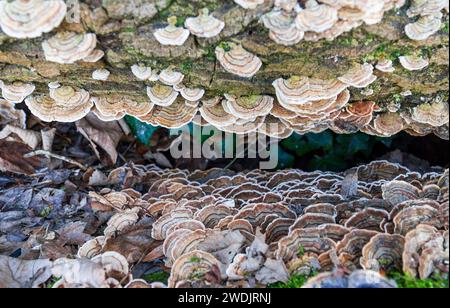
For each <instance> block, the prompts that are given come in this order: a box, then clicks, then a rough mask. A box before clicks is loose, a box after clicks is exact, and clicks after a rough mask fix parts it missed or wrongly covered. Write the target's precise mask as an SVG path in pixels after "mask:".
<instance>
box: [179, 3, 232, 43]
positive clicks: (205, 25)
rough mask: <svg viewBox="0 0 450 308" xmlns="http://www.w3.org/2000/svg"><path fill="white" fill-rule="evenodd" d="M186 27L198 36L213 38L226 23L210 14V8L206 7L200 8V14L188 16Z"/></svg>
mask: <svg viewBox="0 0 450 308" xmlns="http://www.w3.org/2000/svg"><path fill="white" fill-rule="evenodd" d="M185 27H186V28H187V29H189V31H190V32H191V33H192V34H193V35H195V36H197V37H201V38H212V37H215V36H217V35H219V34H220V32H222V30H223V28H224V27H225V23H224V22H223V21H221V20H219V19H217V18H215V17H214V16H212V15H210V13H209V10H208V9H207V8H204V9H202V10H200V15H199V16H197V17H189V18H187V19H186V22H185Z"/></svg>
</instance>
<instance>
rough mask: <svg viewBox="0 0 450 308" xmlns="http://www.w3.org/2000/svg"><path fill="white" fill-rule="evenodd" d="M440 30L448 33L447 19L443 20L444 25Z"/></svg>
mask: <svg viewBox="0 0 450 308" xmlns="http://www.w3.org/2000/svg"><path fill="white" fill-rule="evenodd" d="M442 32H444V33H446V34H449V26H448V21H446V22H444V27H443V28H442Z"/></svg>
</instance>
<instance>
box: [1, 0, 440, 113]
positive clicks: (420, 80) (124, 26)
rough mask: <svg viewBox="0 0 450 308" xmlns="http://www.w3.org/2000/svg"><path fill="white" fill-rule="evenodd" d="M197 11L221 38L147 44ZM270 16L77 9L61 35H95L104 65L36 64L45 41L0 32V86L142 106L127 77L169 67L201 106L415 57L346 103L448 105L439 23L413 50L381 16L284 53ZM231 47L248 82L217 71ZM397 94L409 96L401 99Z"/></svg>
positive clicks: (197, 1)
mask: <svg viewBox="0 0 450 308" xmlns="http://www.w3.org/2000/svg"><path fill="white" fill-rule="evenodd" d="M203 7H208V8H209V9H210V10H211V11H214V14H215V16H217V17H219V18H220V19H222V20H224V21H225V22H226V28H225V29H224V31H223V32H222V33H221V34H220V36H218V37H215V38H214V39H209V40H205V39H197V38H195V37H193V36H191V37H190V38H189V39H188V41H187V42H186V43H185V44H184V45H183V46H181V47H165V46H161V45H160V44H159V43H158V42H157V41H156V40H155V39H154V37H153V32H154V29H156V28H158V27H162V26H163V25H164V24H165V19H166V18H167V17H168V16H170V15H176V16H178V17H179V18H180V19H181V20H183V18H185V17H187V16H194V15H197V12H198V10H199V9H200V8H203ZM269 9H270V4H268V5H267V7H265V8H260V9H257V10H244V9H242V8H241V7H239V6H238V5H236V4H235V3H234V2H233V1H231V0H225V1H224V0H221V1H219V0H192V1H185V0H175V1H174V0H127V1H124V0H103V1H100V0H88V1H83V3H82V14H81V17H82V19H81V23H80V24H69V23H64V24H63V25H61V29H70V30H74V31H88V32H95V33H96V34H97V37H98V41H99V42H98V47H99V48H101V49H102V50H104V51H105V52H106V57H105V58H104V60H102V61H100V62H98V63H95V64H87V63H77V64H75V65H58V64H55V63H51V62H47V61H45V58H44V55H43V52H42V47H41V44H42V41H43V40H44V39H46V38H48V37H49V36H51V34H47V35H45V36H43V37H41V38H39V39H34V40H15V39H11V38H8V37H6V36H5V35H4V34H3V33H1V32H0V79H2V80H4V81H6V82H11V81H15V80H21V81H29V82H30V81H31V82H33V83H35V84H36V86H37V93H47V90H48V89H47V83H49V82H52V81H59V82H60V83H62V84H65V85H72V86H77V87H82V88H84V89H86V90H88V91H89V92H90V93H91V94H92V95H99V96H100V95H102V94H107V93H108V94H112V93H116V94H123V95H126V96H128V97H130V98H133V99H135V100H137V101H147V100H148V98H147V96H146V90H145V89H146V85H145V83H142V82H137V80H136V78H135V77H134V76H133V75H132V73H131V70H130V66H131V65H133V64H135V63H145V64H147V65H149V66H151V67H152V68H156V69H163V68H166V67H168V66H169V65H174V66H175V67H176V68H177V69H178V70H180V71H182V72H183V73H184V74H185V75H186V79H185V81H186V82H185V83H186V85H187V86H192V87H194V86H200V87H203V88H205V89H206V90H207V96H214V95H220V94H223V93H230V94H237V95H248V94H263V93H264V94H274V89H273V87H272V82H273V81H274V80H275V79H277V78H280V77H286V78H287V77H290V76H292V75H303V76H310V77H317V78H322V79H329V78H335V77H337V76H339V75H341V74H342V73H344V72H345V71H347V70H348V69H349V67H350V66H351V65H352V63H363V62H364V61H368V62H371V63H374V64H375V63H376V60H377V59H379V58H381V57H388V58H391V59H393V60H396V59H397V58H398V56H400V55H405V54H409V53H412V52H418V51H420V52H421V53H423V54H425V55H427V56H429V57H430V60H431V61H430V63H431V65H430V66H429V67H428V68H427V69H425V70H422V71H419V72H409V71H407V70H405V69H403V68H401V66H400V64H399V63H398V61H397V62H396V68H397V70H396V72H395V73H393V74H384V73H381V72H378V71H377V72H376V75H378V77H380V78H378V80H377V81H376V82H375V83H374V84H373V85H371V88H372V89H373V90H374V93H373V95H371V96H364V95H363V94H361V90H353V91H352V100H359V99H366V100H373V101H376V102H378V103H379V104H380V105H381V106H383V105H384V104H388V103H392V102H397V103H398V102H399V101H401V103H402V106H403V107H405V106H406V107H409V106H412V105H416V104H420V103H422V102H424V101H427V100H429V99H433V98H436V97H441V98H442V97H443V98H444V99H447V98H448V66H449V56H448V17H446V20H445V25H446V26H445V28H444V29H443V30H442V31H440V32H439V33H438V34H436V35H434V36H432V37H431V38H430V39H428V40H426V41H421V42H414V41H412V40H410V39H408V38H407V37H406V35H405V34H404V30H403V29H404V26H405V25H406V24H407V23H408V22H410V19H409V18H407V17H406V14H405V12H404V10H405V9H403V10H400V11H391V12H389V13H388V14H386V15H385V18H384V20H383V22H382V23H380V24H377V25H374V26H362V27H360V28H358V29H356V30H354V31H352V32H350V33H347V34H344V35H343V36H341V37H339V38H338V39H336V40H334V41H331V42H329V41H319V42H306V41H302V42H301V43H299V44H298V45H296V46H293V47H285V46H280V45H277V44H275V43H274V42H272V41H271V40H270V39H269V37H268V33H267V30H265V28H264V27H263V26H262V25H261V24H260V23H259V22H258V20H259V17H260V16H261V15H262V14H263V13H264V12H265V11H268V10H269ZM230 40H234V41H236V40H237V41H239V42H241V43H242V44H243V46H244V48H246V49H247V50H249V51H251V52H253V53H255V54H257V55H258V56H259V57H260V58H261V59H262V60H263V63H264V66H263V68H262V69H261V70H260V71H259V72H258V74H257V75H256V76H255V77H254V78H252V79H250V80H248V79H242V78H239V77H237V76H234V75H232V74H229V73H227V72H225V71H224V70H223V69H222V68H221V66H220V64H218V63H217V61H216V59H215V56H214V49H215V47H216V46H217V45H218V44H219V43H221V42H223V41H230ZM102 67H107V68H108V70H110V71H111V77H110V78H109V80H108V81H107V82H99V81H95V80H93V79H92V72H93V71H94V70H95V69H98V68H102ZM405 91H411V92H412V93H413V95H412V96H408V97H403V96H401V95H400V94H401V93H402V92H405ZM403 107H402V108H403Z"/></svg>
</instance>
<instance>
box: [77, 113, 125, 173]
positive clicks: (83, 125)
mask: <svg viewBox="0 0 450 308" xmlns="http://www.w3.org/2000/svg"><path fill="white" fill-rule="evenodd" d="M76 126H77V129H78V131H79V132H80V133H81V134H82V135H83V136H84V137H85V138H86V139H87V140H89V142H90V144H91V146H92V148H93V150H94V152H95V155H96V156H97V157H98V159H99V160H102V157H101V155H100V152H99V150H98V148H97V146H99V147H100V148H101V149H103V151H104V152H105V153H106V155H107V161H108V164H109V165H114V164H115V163H116V162H117V157H118V153H117V150H116V148H117V146H118V144H119V141H120V139H121V138H122V136H123V135H124V133H123V130H122V128H121V126H120V125H119V123H118V122H117V121H114V122H103V121H101V120H99V119H98V118H97V117H96V116H95V115H93V114H89V115H87V116H86V117H85V118H84V119H81V120H80V121H78V122H77V123H76Z"/></svg>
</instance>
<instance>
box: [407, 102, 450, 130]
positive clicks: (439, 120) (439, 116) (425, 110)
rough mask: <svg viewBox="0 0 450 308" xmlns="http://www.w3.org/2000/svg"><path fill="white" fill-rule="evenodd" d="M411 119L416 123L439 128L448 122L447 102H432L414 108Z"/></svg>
mask: <svg viewBox="0 0 450 308" xmlns="http://www.w3.org/2000/svg"><path fill="white" fill-rule="evenodd" d="M411 118H412V119H413V120H414V121H416V122H417V123H421V124H427V125H431V126H433V127H439V126H443V125H446V124H448V122H449V106H448V102H434V103H428V104H422V105H419V106H417V107H414V108H413V110H412V116H411Z"/></svg>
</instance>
